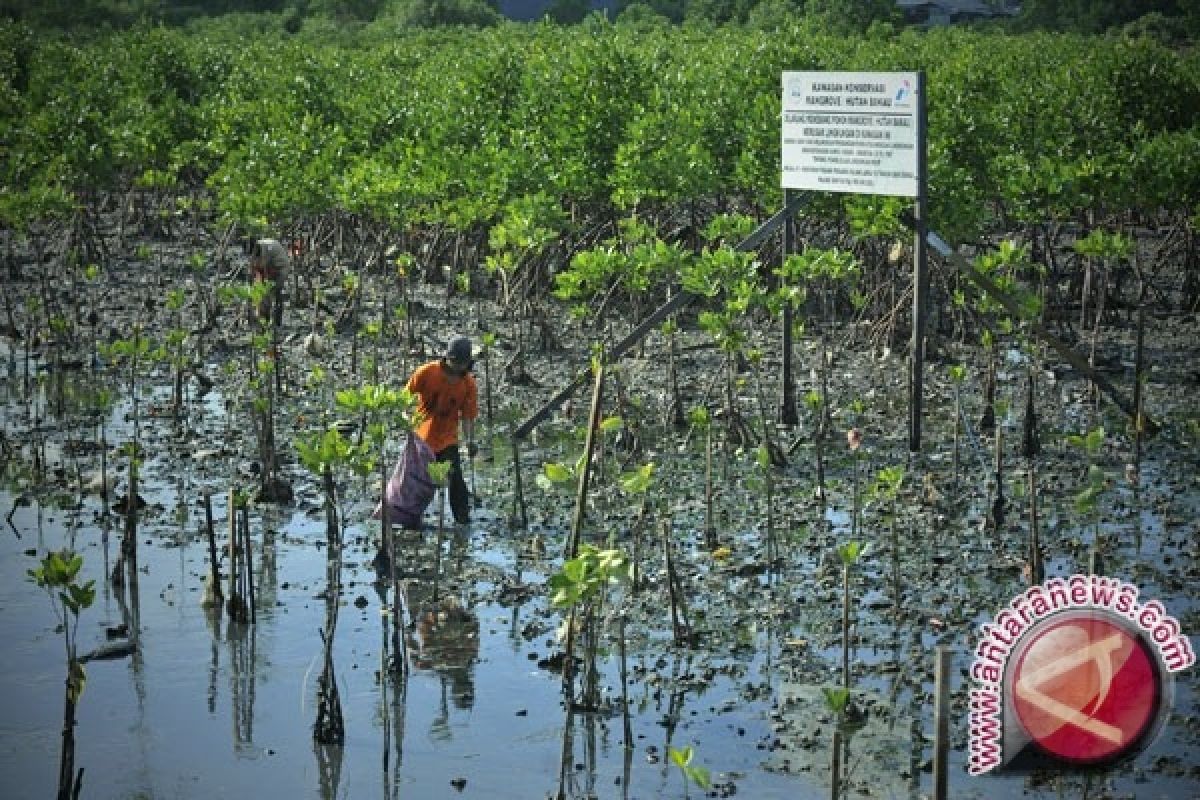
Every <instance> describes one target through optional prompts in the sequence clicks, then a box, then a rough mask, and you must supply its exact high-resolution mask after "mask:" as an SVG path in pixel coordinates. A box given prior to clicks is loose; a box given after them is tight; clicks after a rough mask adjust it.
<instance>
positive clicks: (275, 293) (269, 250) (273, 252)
mask: <svg viewBox="0 0 1200 800" xmlns="http://www.w3.org/2000/svg"><path fill="white" fill-rule="evenodd" d="M290 266H291V258H290V257H289V256H288V252H287V249H286V248H284V246H283V245H282V244H280V243H279V241H278V240H277V239H258V240H257V241H255V242H254V244H252V245H251V246H250V275H251V279H252V280H253V281H254V282H255V283H264V282H266V281H270V282H271V291H270V292H268V293H267V296H266V297H264V298H263V299H262V302H260V303H259V305H258V308H256V309H255V313H256V314H257V316H258V319H259V321H260V322H266V321H268V320H269V321H270V323H271V324H272V325H273V326H274V327H275V329H276V330H278V329H279V326H280V325H282V324H283V278H284V273H285V272H286V270H287V269H288V268H289V267H290Z"/></svg>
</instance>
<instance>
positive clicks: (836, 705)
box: [821, 686, 850, 717]
mask: <svg viewBox="0 0 1200 800" xmlns="http://www.w3.org/2000/svg"><path fill="white" fill-rule="evenodd" d="M821 694H822V696H823V697H824V698H825V705H826V707H827V708H828V709H829V710H830V711H832V712H833V713H834V714H837V715H838V716H839V717H840V716H841V715H842V714H844V713H846V707H847V706H848V705H849V703H850V690H849V689H846V688H844V687H841V686H838V687H831V686H823V687H821Z"/></svg>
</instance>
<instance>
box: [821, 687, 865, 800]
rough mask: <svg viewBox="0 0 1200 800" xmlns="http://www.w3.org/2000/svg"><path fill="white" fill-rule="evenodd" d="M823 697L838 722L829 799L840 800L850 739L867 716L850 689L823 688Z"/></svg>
mask: <svg viewBox="0 0 1200 800" xmlns="http://www.w3.org/2000/svg"><path fill="white" fill-rule="evenodd" d="M821 696H822V697H823V698H824V700H825V707H826V708H828V709H829V710H830V711H831V712H833V715H834V717H836V722H834V725H833V733H832V739H831V741H830V743H829V744H830V754H829V775H830V784H829V797H830V798H831V800H840V798H841V797H842V788H843V786H844V784H845V778H846V776H845V774H844V772H845V770H846V768H847V767H848V766H849V765H848V763H847V761H848V759H847V758H846V755H847V754H846V750H847V748H849V746H850V737H851V736H852V735H853V734H854V733H855V732H856V731H858V730H859V729H861V728H862V726H863V724H864V723H865V722H866V718H865V715H864V714H863V713H862V712H861V711H859V709H858V708H857V706H855V705H854V699H853V697H852V696H851V694H850V689H849V688H847V687H845V686H841V687H829V686H823V687H821Z"/></svg>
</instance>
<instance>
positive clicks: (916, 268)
mask: <svg viewBox="0 0 1200 800" xmlns="http://www.w3.org/2000/svg"><path fill="white" fill-rule="evenodd" d="M925 124H926V116H925V74H924V73H923V72H785V73H783V149H782V153H781V155H782V158H781V162H782V168H783V170H782V171H783V178H782V186H783V188H784V190H785V192H786V191H787V190H788V189H808V190H813V191H823V192H851V193H857V194H880V195H892V196H896V197H912V198H915V204H916V210H915V216H916V218H917V220H919V224H920V226H921V227H920V229H919V230H918V231H917V238H916V242H915V247H914V252H913V320H912V342H911V350H912V352H911V353H910V359H911V360H910V367H911V370H910V391H909V449H910V450H912V451H914V452H915V451H919V450H920V449H921V394H922V372H923V369H924V347H925V292H926V285H927V283H928V278H927V277H926V260H925V248H924V238H923V231H924V224H925V223H924V220H925V184H926V175H925Z"/></svg>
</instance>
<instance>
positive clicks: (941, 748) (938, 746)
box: [933, 647, 951, 800]
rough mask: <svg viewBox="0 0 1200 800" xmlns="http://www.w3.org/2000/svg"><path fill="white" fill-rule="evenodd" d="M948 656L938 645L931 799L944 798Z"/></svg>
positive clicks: (948, 724) (946, 765)
mask: <svg viewBox="0 0 1200 800" xmlns="http://www.w3.org/2000/svg"><path fill="white" fill-rule="evenodd" d="M950 657H951V652H950V650H949V649H947V648H945V647H938V649H937V656H936V661H935V666H934V679H933V686H934V689H933V694H934V697H933V717H934V726H935V727H934V737H933V800H946V798H947V797H949V795H948V794H947V783H948V781H947V779H948V776H949V766H950V763H949V755H950Z"/></svg>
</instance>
